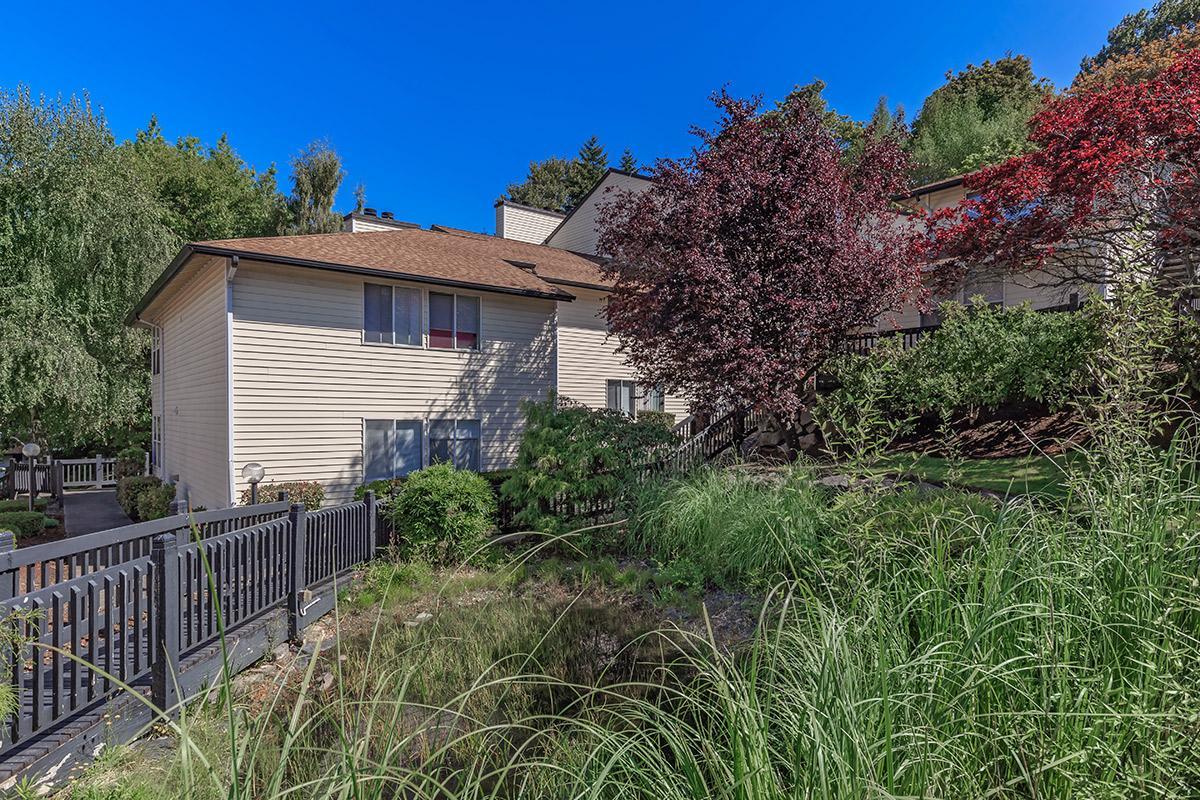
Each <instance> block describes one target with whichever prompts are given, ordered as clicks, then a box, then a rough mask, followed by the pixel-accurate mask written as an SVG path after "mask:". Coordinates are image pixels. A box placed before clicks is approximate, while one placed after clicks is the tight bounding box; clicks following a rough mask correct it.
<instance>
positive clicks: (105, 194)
mask: <svg viewBox="0 0 1200 800" xmlns="http://www.w3.org/2000/svg"><path fill="white" fill-rule="evenodd" d="M162 214H163V208H162V206H161V205H160V204H159V203H158V202H157V201H156V199H155V197H154V195H153V193H152V191H151V190H150V188H149V187H148V186H147V185H146V182H145V181H144V180H143V179H142V178H140V177H139V173H138V171H137V169H136V165H135V164H133V163H132V162H131V160H130V159H129V158H128V157H127V156H126V155H125V154H124V153H123V152H122V151H121V149H120V148H118V147H117V146H116V143H115V141H114V137H113V134H112V132H111V131H110V129H109V127H108V123H107V122H106V120H105V119H104V117H103V115H102V113H100V112H98V111H97V110H95V109H93V108H92V106H91V104H90V101H89V100H88V99H87V98H86V97H84V98H78V97H70V98H68V99H62V98H58V99H54V100H48V99H46V98H44V97H42V98H34V97H32V96H31V95H30V93H29V91H28V90H27V89H18V90H17V91H15V92H10V91H4V90H0V437H3V442H2V445H0V446H5V447H7V446H8V445H10V444H12V440H13V439H14V438H16V439H24V438H27V437H30V436H38V437H41V438H44V439H47V440H49V441H51V442H52V443H54V444H55V446H57V447H69V446H71V445H72V444H75V443H78V442H82V441H85V440H88V439H93V438H98V437H103V436H104V435H105V434H107V433H108V432H110V431H112V430H113V429H114V428H121V427H131V428H132V427H134V426H136V425H137V423H138V420H139V417H140V416H142V415H144V414H145V413H146V408H147V407H148V403H147V398H148V388H149V387H148V381H149V375H148V373H149V371H148V370H147V369H146V366H145V360H146V350H147V337H146V335H145V334H144V333H143V332H141V331H136V330H132V329H130V328H128V327H127V326H126V325H125V324H124V318H125V315H126V314H127V313H128V311H129V309H130V308H131V307H132V306H133V304H134V303H135V302H136V300H137V298H138V297H140V296H141V294H142V293H143V292H144V291H145V289H146V288H147V286H148V285H149V283H150V281H151V280H152V279H153V277H154V275H155V274H156V273H157V272H158V271H159V270H161V269H162V266H163V265H164V264H165V263H167V261H168V260H169V259H170V257H171V255H172V254H173V251H174V250H175V248H176V245H177V242H176V240H175V237H174V236H173V235H172V233H171V231H170V229H169V228H168V227H167V226H166V225H164V223H163V220H162Z"/></svg>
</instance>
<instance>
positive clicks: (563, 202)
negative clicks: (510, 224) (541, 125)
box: [501, 136, 637, 212]
mask: <svg viewBox="0 0 1200 800" xmlns="http://www.w3.org/2000/svg"><path fill="white" fill-rule="evenodd" d="M626 156H628V159H629V160H630V163H632V164H633V166H634V167H635V168H636V166H637V164H636V162H633V161H632V159H633V153H632V152H630V151H629V150H628V149H627V150H626V151H625V155H623V156H622V159H621V163H622V169H625V167H624V164H625V163H626ZM607 170H608V153H607V152H605V150H604V147H603V146H602V145H601V144H600V140H599V139H598V138H597V137H595V136H591V137H589V138H588V139H587V141H585V142H584V143H583V144H582V145H581V146H580V148H579V153H578V154H577V155H576V156H575V158H571V159H565V158H559V157H558V156H551V157H550V158H547V159H545V160H544V161H532V162H530V164H529V172H528V173H527V174H526V176H525V180H523V181H521V182H520V183H510V184H509V185H508V187H507V189H506V191H505V194H503V195H501V199H502V200H511V201H512V202H514V203H521V204H522V205H527V206H533V207H534V208H544V209H547V210H549V211H561V212H567V211H570V210H571V209H572V208H574V207H575V206H576V205H578V204H579V202H580V201H581V200H583V198H584V196H586V195H587V193H588V192H590V191H591V190H592V187H593V186H595V185H596V183H597V182H598V181H599V180H600V179H601V178H603V177H604V173H605V172H606V171H607Z"/></svg>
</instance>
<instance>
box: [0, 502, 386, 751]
mask: <svg viewBox="0 0 1200 800" xmlns="http://www.w3.org/2000/svg"><path fill="white" fill-rule="evenodd" d="M193 518H194V520H195V522H196V525H195V527H194V528H193V527H191V526H190V525H188V524H187V523H188V518H186V517H184V516H183V515H179V516H177V517H172V518H168V519H167V520H156V521H155V522H153V523H141V524H139V525H131V526H126V527H125V528H118V529H116V530H114V531H104V532H102V533H101V534H91V535H89V536H82V537H78V540H84V539H87V540H89V541H88V542H87V544H86V546H85V547H84V549H78V548H76V550H75V551H71V552H66V551H63V550H62V549H61V547H60V548H59V550H56V551H53V553H51V554H49V555H48V553H49V552H50V551H47V550H45V549H44V548H46V547H48V546H47V545H42V546H38V547H31V548H27V549H25V550H17V551H10V552H8V553H3V554H0V561H4V562H5V563H6V564H7V566H6V572H5V573H4V574H5V575H6V576H8V577H7V578H6V580H5V581H4V582H3V585H4V586H6V587H12V586H13V585H14V581H16V580H17V578H15V577H13V576H16V575H20V576H21V580H24V575H25V574H26V572H25V570H26V569H27V568H28V567H29V566H31V565H32V564H33V563H35V562H36V563H39V564H40V563H42V562H45V561H49V562H51V563H52V564H54V565H56V569H57V574H54V571H53V570H52V571H49V572H45V573H43V572H42V571H41V569H40V568H39V569H37V570H35V571H34V573H33V574H34V577H35V580H34V581H33V583H34V584H35V585H32V586H29V587H25V586H22V587H21V592H20V593H18V594H15V595H12V596H8V597H4V598H0V624H3V625H9V626H11V631H12V632H14V633H16V634H18V635H19V636H20V637H21V639H22V640H23V641H24V644H22V645H20V646H19V647H16V648H9V651H8V652H6V653H4V656H5V657H4V659H3V664H4V667H5V668H6V669H5V670H4V672H5V674H4V675H3V678H2V679H3V680H5V681H7V682H8V683H9V685H10V686H11V688H12V691H13V693H14V695H15V698H16V700H17V702H18V708H19V711H18V713H17V714H15V715H13V716H10V717H9V718H7V719H4V720H2V721H0V723H2V724H0V731H3V737H2V741H0V759H3V758H4V757H5V754H6V753H9V752H11V751H13V750H15V749H17V748H20V747H22V746H23V745H26V744H29V743H31V742H32V741H33V740H34V739H36V738H37V737H39V736H41V735H42V734H44V733H47V732H48V731H50V730H51V729H52V728H56V726H59V725H61V724H63V723H65V722H67V721H69V720H71V719H73V718H76V717H78V716H79V715H80V714H83V713H85V712H87V711H90V710H92V709H94V708H96V707H98V705H99V704H100V703H102V702H103V701H105V700H107V699H109V698H110V697H111V696H113V695H114V694H116V692H117V691H118V685H117V683H116V682H115V681H113V680H112V679H111V678H109V677H106V676H105V675H104V674H103V673H107V674H108V675H111V676H112V677H113V678H116V679H119V681H120V682H122V683H125V684H129V685H133V686H143V687H144V686H146V685H147V684H148V685H149V687H150V694H151V699H152V700H153V702H154V703H155V705H156V706H158V707H159V708H161V709H171V708H172V707H174V706H175V705H176V703H177V702H178V700H179V699H180V698H179V697H178V687H179V686H180V682H179V675H180V669H179V665H180V661H181V660H182V659H183V658H186V657H188V656H190V655H192V654H194V653H196V652H197V651H200V650H201V649H202V648H205V647H208V646H211V645H212V644H213V642H214V641H215V640H216V639H217V638H218V637H219V635H220V632H221V630H222V627H223V629H224V630H225V632H227V633H229V632H232V631H235V630H237V629H238V628H240V627H242V626H244V625H246V624H248V623H250V622H253V621H254V620H256V619H258V618H260V617H262V616H263V615H265V614H267V613H268V612H271V611H275V610H278V609H287V619H288V634H289V636H290V637H292V638H296V637H297V636H298V633H299V631H300V630H301V629H302V628H304V627H305V626H306V624H307V622H308V621H307V620H306V619H305V610H306V608H307V605H306V601H307V599H308V596H309V594H310V593H311V590H312V589H314V588H317V587H319V586H322V585H324V584H326V583H328V582H329V581H330V580H331V579H332V578H333V577H335V576H336V575H337V574H339V573H343V572H345V571H346V570H349V569H350V568H351V567H353V566H355V565H357V564H361V563H362V562H364V561H366V560H368V559H370V558H372V557H373V556H374V555H375V552H376V548H377V544H376V543H377V540H378V536H377V534H376V531H377V528H376V519H375V518H376V504H375V498H374V495H372V494H371V493H369V492H368V493H367V496H366V498H365V499H364V500H362V501H360V502H357V503H350V504H348V505H344V506H335V507H333V508H328V509H321V510H320V511H314V512H307V511H306V510H305V508H304V506H302V505H292V506H289V505H288V504H287V503H286V502H280V503H270V504H263V505H259V506H248V507H242V508H236V509H228V510H225V511H216V512H203V513H201V514H195V515H193ZM76 541H77V540H76ZM9 544H11V540H10V541H9ZM55 544H56V546H57V545H67V544H68V543H67V542H61V543H55ZM31 551H39V552H38V553H35V554H33V555H30V552H31ZM81 559H83V561H81ZM52 577H53V578H55V579H54V580H51V578H52ZM36 584H40V585H36ZM64 652H65V653H69V654H73V655H75V656H77V657H79V658H80V659H82V660H83V661H84V662H86V663H79V662H77V661H76V660H74V659H72V658H71V657H69V656H68V655H64ZM93 666H94V667H95V668H96V669H93ZM101 670H102V671H103V673H102V672H101Z"/></svg>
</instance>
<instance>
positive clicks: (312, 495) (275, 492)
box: [241, 481, 325, 511]
mask: <svg viewBox="0 0 1200 800" xmlns="http://www.w3.org/2000/svg"><path fill="white" fill-rule="evenodd" d="M280 492H287V495H288V501H289V502H292V503H303V504H304V508H305V509H307V510H308V511H313V510H315V509H318V508H320V507H321V503H323V502H325V487H323V486H322V485H321V484H320V483H318V482H317V481H282V482H280V483H260V484H259V485H258V502H260V503H274V502H275V501H276V500H278V499H279V494H280ZM241 503H242V505H244V506H248V505H250V489H249V488H246V489H243V490H242V495H241Z"/></svg>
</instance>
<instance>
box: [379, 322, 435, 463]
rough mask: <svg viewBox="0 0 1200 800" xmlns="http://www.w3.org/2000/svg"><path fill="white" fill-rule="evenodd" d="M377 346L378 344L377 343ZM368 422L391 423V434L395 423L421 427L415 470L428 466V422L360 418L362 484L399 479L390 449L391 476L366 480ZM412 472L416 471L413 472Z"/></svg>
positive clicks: (423, 419) (406, 419)
mask: <svg viewBox="0 0 1200 800" xmlns="http://www.w3.org/2000/svg"><path fill="white" fill-rule="evenodd" d="M377 344H378V343H377ZM368 422H390V423H392V433H393V434H394V433H395V431H396V423H398V422H407V423H414V422H415V423H416V424H417V425H420V426H421V433H420V447H421V456H420V463H419V464H418V465H417V469H424V468H425V467H427V466H429V446H428V443H429V421H428V419H425V418H423V417H363V418H362V482H363V483H368V482H370V481H386V480H395V479H396V478H398V477H400V476H399V475H397V474H396V449H395V447H393V448H392V474H391V475H390V476H389V477H387V478H368V477H367V423H368ZM413 471H414V472H415V471H416V470H413Z"/></svg>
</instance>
